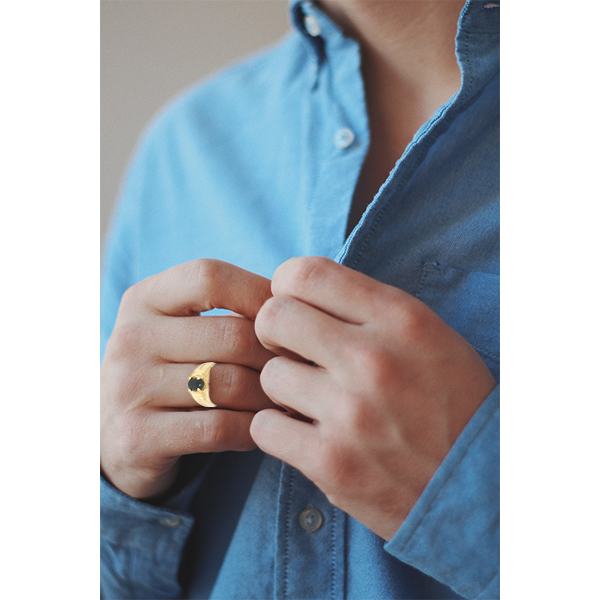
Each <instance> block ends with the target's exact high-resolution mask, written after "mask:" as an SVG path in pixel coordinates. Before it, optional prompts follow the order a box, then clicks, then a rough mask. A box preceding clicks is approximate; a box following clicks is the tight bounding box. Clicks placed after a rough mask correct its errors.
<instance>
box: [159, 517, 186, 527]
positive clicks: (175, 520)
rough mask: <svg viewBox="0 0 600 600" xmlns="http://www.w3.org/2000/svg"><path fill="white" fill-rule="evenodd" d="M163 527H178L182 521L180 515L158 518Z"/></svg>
mask: <svg viewBox="0 0 600 600" xmlns="http://www.w3.org/2000/svg"><path fill="white" fill-rule="evenodd" d="M158 522H159V524H160V525H162V526H163V527H177V526H178V525H179V524H180V523H181V518H180V517H163V518H162V519H159V520H158Z"/></svg>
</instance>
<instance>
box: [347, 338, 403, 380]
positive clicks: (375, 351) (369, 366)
mask: <svg viewBox="0 0 600 600" xmlns="http://www.w3.org/2000/svg"><path fill="white" fill-rule="evenodd" d="M353 363H354V368H355V370H356V371H357V372H359V373H361V374H362V377H361V380H362V381H364V382H365V383H366V384H367V386H368V387H369V389H371V387H372V386H373V385H379V384H381V383H385V382H386V381H389V379H390V378H391V377H393V375H394V369H395V364H394V361H393V359H392V356H391V355H390V353H389V352H388V351H387V350H386V349H385V348H382V347H380V346H377V345H374V344H373V345H371V344H368V345H365V346H364V347H362V348H359V349H357V350H356V351H355V352H354V357H353Z"/></svg>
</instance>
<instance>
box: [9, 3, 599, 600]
mask: <svg viewBox="0 0 600 600" xmlns="http://www.w3.org/2000/svg"><path fill="white" fill-rule="evenodd" d="M225 1H227V2H229V1H231V0H225ZM254 1H257V0H247V2H248V3H252V2H254ZM390 1H395V0H390ZM398 1H401V0H398ZM599 13H600V7H599V6H598V3H594V2H587V3H578V4H576V5H575V4H569V5H568V4H567V3H564V2H563V3H560V4H557V3H554V4H552V3H535V2H504V3H503V4H502V51H501V55H502V90H501V102H502V121H501V139H502V144H501V189H502V209H501V227H502V233H501V238H502V241H501V274H502V287H501V340H502V386H503V405H502V417H501V419H502V425H501V427H502V441H501V444H502V463H501V468H502V484H501V485H502V487H501V503H502V525H501V530H502V533H501V536H502V543H501V564H502V595H503V598H504V600H513V599H517V600H520V599H521V598H533V599H538V598H543V599H544V600H546V599H552V600H564V599H565V598H569V599H571V598H573V599H577V600H578V599H580V598H581V599H586V600H587V598H593V597H594V595H596V596H597V591H598V576H597V570H598V568H597V567H598V562H599V560H600V555H599V550H598V541H597V540H598V538H600V517H599V515H600V512H599V511H598V463H599V459H600V450H599V444H598V424H599V423H600V410H599V406H600V394H599V393H598V363H599V362H600V361H599V359H600V355H599V353H598V338H599V334H600V321H599V311H598V275H597V271H598V267H597V262H598V260H597V256H598V223H599V222H600V218H599V216H600V215H599V213H598V203H599V199H600V198H599V193H598V159H599V155H598V141H597V140H598V139H600V120H598V119H597V117H596V115H597V113H598V106H597V105H598V91H597V87H598V82H597V79H598V78H597V76H595V75H594V74H595V73H596V72H597V71H598V65H597V62H598V60H597V57H598V32H597V29H598V22H599V18H598V17H599V16H600V14H599ZM171 43H176V40H173V41H172V42H171ZM99 66H100V2H97V1H96V0H89V1H84V0H53V1H52V2H49V1H48V0H29V1H28V2H5V3H4V4H3V6H2V18H1V19H0V72H1V73H2V82H3V84H4V85H3V93H2V95H0V131H1V135H0V158H1V159H2V161H1V162H0V165H1V166H0V169H1V171H0V200H1V201H2V218H0V232H1V235H0V274H1V278H2V279H1V280H2V284H3V289H2V294H0V318H1V324H0V327H1V332H2V346H3V349H4V353H3V362H2V367H3V370H2V418H1V419H0V434H1V435H0V473H2V479H1V481H2V486H3V487H2V489H3V491H4V494H3V495H2V504H1V506H2V515H3V521H2V542H3V547H5V548H6V549H7V551H6V552H5V556H4V557H3V561H2V566H3V572H2V592H3V597H6V598H46V597H48V595H49V593H50V592H49V590H51V591H52V593H54V594H55V595H57V596H60V598H61V599H65V600H71V599H72V600H81V599H87V598H97V597H98V582H99V569H98V565H99V549H98V529H99V498H98V447H99V410H98V406H99V387H100V386H99V379H100V374H99V358H98V356H99V346H100V335H99V328H98V315H99V311H100V308H99V278H100V268H99V265H100V260H99V251H100V243H99V237H98V232H99V231H100V210H99V206H100V168H99V165H100V118H99V117H100V72H99ZM594 590H595V591H594Z"/></svg>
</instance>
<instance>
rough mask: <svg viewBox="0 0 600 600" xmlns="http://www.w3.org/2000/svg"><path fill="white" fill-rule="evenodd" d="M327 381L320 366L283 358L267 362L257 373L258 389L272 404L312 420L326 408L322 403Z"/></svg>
mask: <svg viewBox="0 0 600 600" xmlns="http://www.w3.org/2000/svg"><path fill="white" fill-rule="evenodd" d="M329 381H330V380H329V377H328V376H327V373H326V371H324V370H323V369H321V368H320V367H315V366H310V365H307V364H305V363H300V362H298V361H295V360H291V359H289V358H286V357H283V356H277V357H275V358H273V359H271V360H270V361H269V362H268V363H267V364H266V365H265V368H264V369H263V370H262V372H261V374H260V383H261V385H262V388H263V390H264V391H265V392H266V394H267V396H269V398H271V400H273V402H275V403H276V404H278V405H279V406H283V407H284V408H287V409H288V410H292V411H295V412H298V413H300V414H301V415H304V416H305V417H309V418H310V419H316V420H319V419H320V418H322V416H323V414H324V413H325V412H326V410H327V409H328V407H327V406H326V405H324V402H323V400H324V398H327V396H328V394H327V387H328V385H329ZM330 397H332V395H331V396H330Z"/></svg>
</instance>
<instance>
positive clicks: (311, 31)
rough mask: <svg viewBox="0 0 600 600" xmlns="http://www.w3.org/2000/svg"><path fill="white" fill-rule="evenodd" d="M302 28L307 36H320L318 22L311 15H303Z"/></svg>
mask: <svg viewBox="0 0 600 600" xmlns="http://www.w3.org/2000/svg"><path fill="white" fill-rule="evenodd" d="M304 27H305V29H306V31H307V32H308V35H311V36H312V37H317V36H318V35H321V26H320V25H319V21H317V18H316V17H315V16H313V15H304Z"/></svg>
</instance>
